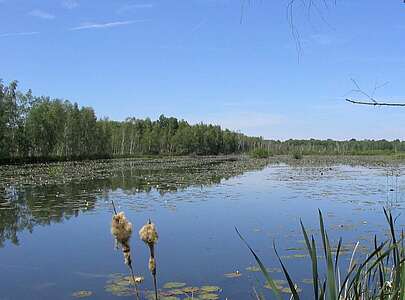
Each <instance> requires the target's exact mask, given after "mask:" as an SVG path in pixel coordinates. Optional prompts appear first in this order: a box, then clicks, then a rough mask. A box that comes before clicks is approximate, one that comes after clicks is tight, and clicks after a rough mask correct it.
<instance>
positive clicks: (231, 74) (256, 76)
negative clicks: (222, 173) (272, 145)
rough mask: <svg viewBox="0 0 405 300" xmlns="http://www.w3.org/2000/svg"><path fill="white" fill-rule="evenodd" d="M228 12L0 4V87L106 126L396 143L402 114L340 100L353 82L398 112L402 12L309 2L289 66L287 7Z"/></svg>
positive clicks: (64, 0) (197, 0)
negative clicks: (169, 120) (137, 122)
mask: <svg viewBox="0 0 405 300" xmlns="http://www.w3.org/2000/svg"><path fill="white" fill-rule="evenodd" d="M242 2H243V0H176V1H174V0H173V1H171V0H161V1H159V0H142V1H141V0H98V1H91V0H0V78H3V80H4V81H6V82H7V81H10V80H12V79H17V80H19V82H20V87H21V88H22V89H27V88H32V90H33V92H34V94H36V95H49V96H51V97H59V98H65V99H69V100H71V101H73V102H78V103H79V104H80V105H90V106H92V107H93V108H94V109H95V110H96V113H97V115H98V116H99V117H102V116H108V117H110V118H111V119H116V120H123V119H125V117H127V116H135V117H139V118H143V117H147V116H149V117H151V118H157V117H158V116H159V115H160V114H162V113H163V114H165V115H168V116H175V117H178V118H184V119H186V120H189V121H190V122H192V123H196V122H201V121H203V122H211V123H215V124H219V125H221V126H223V127H227V128H230V129H233V130H240V131H242V132H244V133H247V134H249V135H261V136H264V137H266V138H272V139H287V138H311V137H313V138H322V139H324V138H333V139H347V138H357V139H363V138H373V139H380V138H386V139H396V138H399V139H405V130H404V128H405V109H403V108H381V107H380V108H376V107H366V106H356V105H351V104H349V103H346V102H345V101H344V98H345V97H346V96H347V94H348V92H349V91H350V90H352V89H353V88H354V86H353V83H352V82H351V80H350V79H351V78H354V79H355V80H356V81H357V82H358V83H359V84H360V85H361V87H362V88H363V89H364V90H365V91H370V92H371V91H372V90H373V88H374V86H375V83H376V82H378V83H380V84H381V83H384V82H389V84H387V85H386V86H384V87H383V88H381V89H378V90H377V91H376V93H375V96H376V97H377V98H378V99H383V100H386V101H403V102H405V82H404V77H405V76H404V75H405V57H404V53H405V4H403V3H402V0H392V1H381V0H356V1H354V0H337V4H336V6H335V5H332V4H331V5H330V6H329V7H324V6H322V5H321V4H320V2H322V1H319V2H318V6H317V8H318V9H316V8H315V7H313V8H312V10H311V11H310V12H309V13H308V10H307V9H304V8H303V7H302V6H301V4H299V2H300V1H297V4H296V6H295V8H294V23H295V26H296V28H297V30H298V31H299V34H300V41H301V46H302V48H301V51H300V55H299V61H298V54H297V50H296V47H295V42H294V39H293V38H292V36H291V27H290V26H289V22H288V20H287V14H286V7H287V2H288V1H274V0H273V1H264V0H262V1H260V0H251V1H247V2H246V5H245V8H244V9H243V14H242V9H241V4H242ZM248 2H250V4H248ZM315 2H316V1H315ZM331 2H334V1H331ZM241 19H242V23H241V22H240V20H241ZM349 96H352V97H355V98H359V99H360V98H362V97H361V95H358V94H355V93H351V94H349ZM363 98H364V97H363Z"/></svg>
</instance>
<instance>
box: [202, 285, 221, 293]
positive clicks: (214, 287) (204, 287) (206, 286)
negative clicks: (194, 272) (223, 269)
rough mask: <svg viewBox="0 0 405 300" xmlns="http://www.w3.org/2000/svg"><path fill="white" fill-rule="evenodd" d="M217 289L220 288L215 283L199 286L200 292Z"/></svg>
mask: <svg viewBox="0 0 405 300" xmlns="http://www.w3.org/2000/svg"><path fill="white" fill-rule="evenodd" d="M219 290H220V288H219V286H215V285H204V286H202V287H201V292H205V293H212V292H218V291H219Z"/></svg>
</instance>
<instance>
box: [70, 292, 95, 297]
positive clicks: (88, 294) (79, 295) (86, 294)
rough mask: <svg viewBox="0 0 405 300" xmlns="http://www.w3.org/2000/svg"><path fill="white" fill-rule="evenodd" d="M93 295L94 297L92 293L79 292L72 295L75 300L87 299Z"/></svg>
mask: <svg viewBox="0 0 405 300" xmlns="http://www.w3.org/2000/svg"><path fill="white" fill-rule="evenodd" d="M91 295H93V292H92V291H77V292H74V293H72V297H74V298H86V297H90V296H91Z"/></svg>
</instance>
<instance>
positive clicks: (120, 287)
mask: <svg viewBox="0 0 405 300" xmlns="http://www.w3.org/2000/svg"><path fill="white" fill-rule="evenodd" d="M105 291H106V292H107V293H110V294H112V295H114V296H131V295H135V290H134V286H133V284H132V279H131V277H129V276H125V275H124V274H112V275H111V276H110V279H109V280H108V281H107V284H106V286H105ZM141 293H142V294H143V295H144V296H145V297H146V298H147V299H151V300H154V299H155V294H154V291H152V290H146V291H145V290H143V291H141ZM220 293H221V288H220V287H218V286H214V285H203V286H200V287H197V286H188V285H187V284H186V283H185V282H166V283H165V284H164V285H163V288H162V289H161V290H159V299H161V300H182V299H184V300H185V299H195V300H200V299H206V300H209V299H212V300H215V299H219V294H220Z"/></svg>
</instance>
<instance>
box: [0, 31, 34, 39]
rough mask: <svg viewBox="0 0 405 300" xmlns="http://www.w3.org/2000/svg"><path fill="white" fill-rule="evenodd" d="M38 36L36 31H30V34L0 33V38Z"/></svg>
mask: <svg viewBox="0 0 405 300" xmlns="http://www.w3.org/2000/svg"><path fill="white" fill-rule="evenodd" d="M36 34H39V32H38V31H30V32H7V33H0V38H3V37H9V36H24V35H36Z"/></svg>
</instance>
